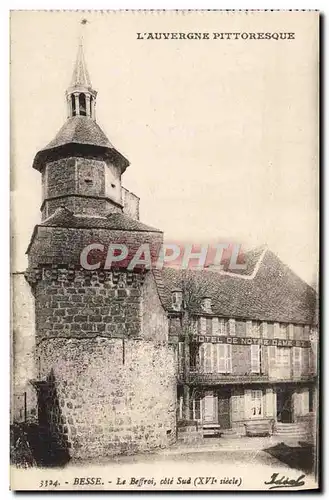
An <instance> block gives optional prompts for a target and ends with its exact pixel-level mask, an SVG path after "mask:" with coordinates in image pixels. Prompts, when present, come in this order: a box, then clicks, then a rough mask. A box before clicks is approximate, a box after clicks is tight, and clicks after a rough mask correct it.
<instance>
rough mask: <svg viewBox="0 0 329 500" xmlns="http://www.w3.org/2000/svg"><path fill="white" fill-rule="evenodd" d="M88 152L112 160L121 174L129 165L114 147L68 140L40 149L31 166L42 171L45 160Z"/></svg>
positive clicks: (86, 153)
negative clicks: (65, 142)
mask: <svg viewBox="0 0 329 500" xmlns="http://www.w3.org/2000/svg"><path fill="white" fill-rule="evenodd" d="M88 154H90V155H91V156H93V155H95V156H98V157H103V158H104V159H109V160H111V161H113V163H114V164H115V165H116V166H118V167H119V168H120V171H121V174H123V173H124V172H125V171H126V169H127V168H128V167H129V165H130V162H129V160H127V158H125V157H124V156H123V155H122V154H121V153H119V151H117V150H116V149H115V148H109V147H106V146H99V145H97V144H88V143H80V142H70V143H67V144H61V145H59V146H56V147H54V148H49V149H42V150H41V151H39V152H38V153H37V154H36V155H35V158H34V160H33V164H32V167H33V168H34V169H35V170H38V172H42V171H43V168H44V165H45V163H46V162H47V161H52V160H54V159H60V158H65V157H67V156H78V155H82V156H83V155H88Z"/></svg>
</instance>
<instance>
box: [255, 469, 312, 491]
mask: <svg viewBox="0 0 329 500" xmlns="http://www.w3.org/2000/svg"><path fill="white" fill-rule="evenodd" d="M278 476H279V473H278V472H275V473H274V474H272V476H271V479H270V480H269V481H264V484H267V485H269V486H270V487H269V490H274V489H275V488H297V487H298V486H304V484H305V481H303V479H304V477H305V474H301V475H300V476H299V477H298V478H297V479H290V478H289V477H286V476H282V477H278Z"/></svg>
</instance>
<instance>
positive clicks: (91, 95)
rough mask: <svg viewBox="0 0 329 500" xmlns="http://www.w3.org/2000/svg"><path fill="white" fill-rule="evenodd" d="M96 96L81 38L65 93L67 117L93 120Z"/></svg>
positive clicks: (94, 117)
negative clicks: (85, 117)
mask: <svg viewBox="0 0 329 500" xmlns="http://www.w3.org/2000/svg"><path fill="white" fill-rule="evenodd" d="M96 96H97V92H96V90H93V88H92V86H91V80H90V76H89V72H88V69H87V65H86V61H85V56H84V53H83V45H82V37H81V38H80V43H79V47H78V54H77V58H76V61H75V65H74V70H73V75H72V80H71V85H70V87H69V88H68V89H67V91H66V101H67V117H68V118H73V117H74V116H87V117H90V118H92V119H93V120H95V119H96V115H95V113H96V112H95V106H96Z"/></svg>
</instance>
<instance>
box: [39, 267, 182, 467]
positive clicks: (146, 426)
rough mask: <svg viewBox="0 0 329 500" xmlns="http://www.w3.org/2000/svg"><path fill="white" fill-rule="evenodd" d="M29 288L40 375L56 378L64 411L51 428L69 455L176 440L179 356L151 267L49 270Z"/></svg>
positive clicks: (140, 448) (148, 446)
mask: <svg viewBox="0 0 329 500" xmlns="http://www.w3.org/2000/svg"><path fill="white" fill-rule="evenodd" d="M33 288H34V293H35V301H36V337H37V342H38V347H37V356H38V359H39V367H40V373H39V380H41V381H44V382H46V381H47V380H52V384H53V385H54V388H55V391H56V394H57V400H58V408H59V411H57V410H56V412H55V413H54V412H52V413H54V415H52V416H50V422H51V424H52V425H51V429H50V431H51V433H52V434H55V435H56V439H57V440H58V437H59V436H61V435H62V436H63V442H64V443H66V442H67V443H68V446H69V447H70V448H69V449H70V454H71V456H73V457H76V458H88V457H92V456H95V457H96V456H105V455H113V454H118V453H134V452H136V451H143V450H149V449H153V448H155V447H159V446H160V447H161V446H163V447H164V446H167V445H168V444H169V443H170V442H172V441H173V440H175V436H176V431H175V425H176V424H175V412H176V378H175V375H176V374H175V364H174V353H173V350H172V348H171V347H170V346H169V345H168V343H167V339H168V324H167V320H166V317H165V313H164V311H163V310H162V306H161V303H160V299H159V297H158V295H157V292H156V288H155V283H154V278H153V275H152V273H151V272H149V273H147V275H146V276H144V275H142V274H141V273H129V272H125V271H120V272H109V271H108V272H103V271H99V272H92V273H88V272H86V271H84V270H77V269H69V268H62V269H56V268H49V269H47V268H46V269H40V270H39V276H38V277H37V279H36V281H35V283H34V284H33ZM144 301H145V304H144V306H143V305H142V303H143V302H144ZM150 302H152V304H153V307H154V308H155V310H156V311H157V312H156V316H157V317H156V318H155V317H154V316H153V315H152V314H150V312H149V311H147V308H148V307H149V306H150ZM56 404H57V403H56ZM56 426H57V427H56ZM55 427H56V429H55Z"/></svg>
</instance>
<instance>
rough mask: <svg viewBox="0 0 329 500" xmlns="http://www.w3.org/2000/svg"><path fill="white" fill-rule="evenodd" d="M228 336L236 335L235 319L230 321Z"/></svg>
mask: <svg viewBox="0 0 329 500" xmlns="http://www.w3.org/2000/svg"><path fill="white" fill-rule="evenodd" d="M228 334H229V335H235V319H232V318H231V319H229V320H228Z"/></svg>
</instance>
